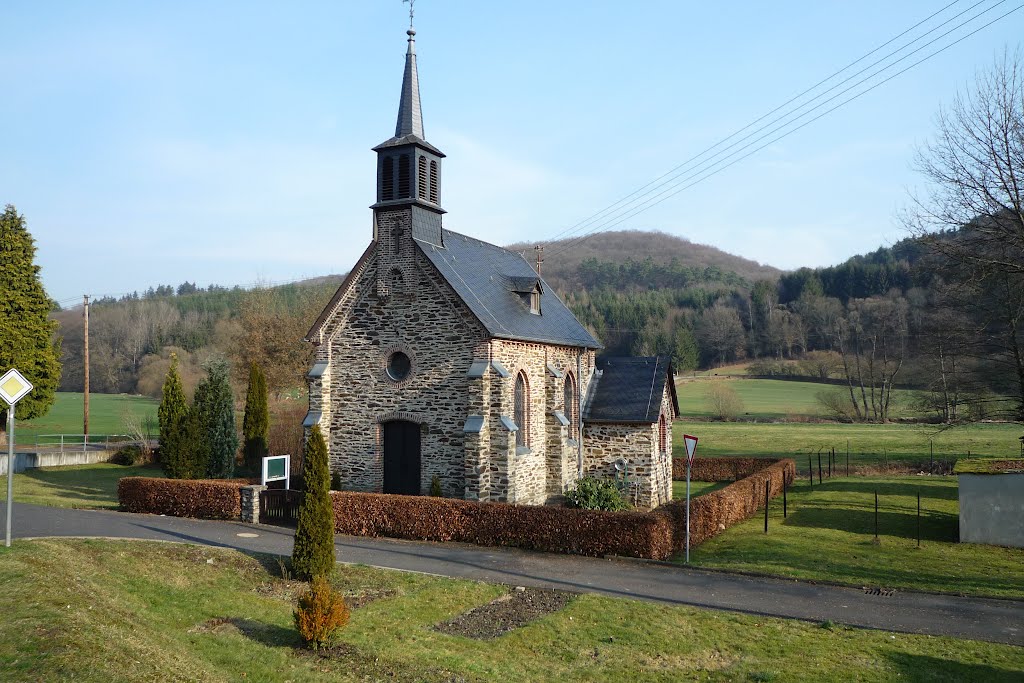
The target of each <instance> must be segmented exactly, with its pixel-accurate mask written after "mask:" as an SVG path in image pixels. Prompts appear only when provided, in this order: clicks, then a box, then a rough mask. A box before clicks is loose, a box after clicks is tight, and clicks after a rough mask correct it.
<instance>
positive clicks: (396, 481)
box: [383, 420, 420, 496]
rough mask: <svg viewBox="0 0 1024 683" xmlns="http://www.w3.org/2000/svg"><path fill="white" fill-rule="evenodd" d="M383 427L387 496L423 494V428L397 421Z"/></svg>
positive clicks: (385, 489) (387, 423)
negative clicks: (421, 442)
mask: <svg viewBox="0 0 1024 683" xmlns="http://www.w3.org/2000/svg"><path fill="white" fill-rule="evenodd" d="M383 427H384V493H401V494H404V495H408V496H418V495H420V426H419V425H418V424H416V423H415V422H408V421H405V420H395V421H393V422H385V423H384V425H383Z"/></svg>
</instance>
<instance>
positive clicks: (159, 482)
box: [117, 477, 250, 519]
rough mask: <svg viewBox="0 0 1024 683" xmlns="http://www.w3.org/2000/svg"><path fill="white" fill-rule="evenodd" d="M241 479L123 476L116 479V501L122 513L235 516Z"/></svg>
mask: <svg viewBox="0 0 1024 683" xmlns="http://www.w3.org/2000/svg"><path fill="white" fill-rule="evenodd" d="M249 483H250V482H248V481H246V480H244V479H210V480H204V479H160V478H156V477H124V478H123V479H121V480H120V481H119V482H117V500H118V501H119V502H120V503H121V509H122V510H124V511H126V512H148V513H151V514H154V515H171V516H173V517H198V518H200V519H239V518H240V517H241V515H242V506H241V500H240V495H239V491H238V490H239V489H240V488H242V487H243V486H246V485H247V484H249Z"/></svg>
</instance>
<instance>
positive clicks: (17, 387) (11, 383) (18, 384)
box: [0, 368, 32, 406]
mask: <svg viewBox="0 0 1024 683" xmlns="http://www.w3.org/2000/svg"><path fill="white" fill-rule="evenodd" d="M30 391H32V383H31V382H29V381H28V380H27V379H25V378H24V377H22V375H21V373H20V372H18V371H17V370H15V369H14V368H11V369H10V370H8V371H7V372H6V373H5V374H4V376H3V377H0V398H2V399H3V400H5V401H7V403H8V404H10V405H12V406H13V405H14V404H15V403H17V402H18V401H20V400H21V399H22V397H23V396H24V395H25V394H27V393H28V392H30Z"/></svg>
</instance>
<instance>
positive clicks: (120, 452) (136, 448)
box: [110, 443, 149, 467]
mask: <svg viewBox="0 0 1024 683" xmlns="http://www.w3.org/2000/svg"><path fill="white" fill-rule="evenodd" d="M148 460H149V456H148V455H147V454H146V451H145V450H144V449H143V448H142V446H140V445H139V444H136V443H132V444H128V445H127V446H121V447H120V448H118V449H117V452H116V453H114V454H113V455H112V456H110V462H112V463H114V464H115V465H127V466H129V467H130V466H133V465H143V464H145V463H146V462H148Z"/></svg>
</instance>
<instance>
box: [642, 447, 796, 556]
mask: <svg viewBox="0 0 1024 683" xmlns="http://www.w3.org/2000/svg"><path fill="white" fill-rule="evenodd" d="M709 460H712V461H714V460H732V458H710V459H709ZM737 460H751V461H754V462H756V463H760V464H762V465H764V464H765V463H771V464H769V465H768V466H767V467H762V469H760V470H758V471H755V472H753V473H751V474H750V475H748V476H746V477H744V478H743V479H740V480H739V481H736V482H733V483H732V484H729V485H728V486H726V487H725V488H722V489H718V490H717V491H712V492H711V493H705V494H703V495H700V496H697V497H696V498H692V499H691V500H690V547H691V548H693V547H695V546H697V545H699V544H701V543H703V542H704V541H706V540H708V539H709V538H712V537H714V536H717V535H718V534H720V533H722V532H723V531H725V530H726V529H728V528H729V527H731V526H732V525H734V524H738V523H739V522H742V521H743V520H745V519H749V518H750V517H753V516H754V515H755V514H756V513H757V511H758V509H759V508H761V507H763V506H764V485H765V481H767V482H769V498H774V497H775V496H777V495H779V494H780V493H782V483H783V480H785V481H787V482H788V483H789V484H792V482H793V479H794V477H795V476H796V462H794V461H793V460H791V459H789V458H786V459H783V460H776V461H774V462H772V461H770V460H766V459H757V458H737ZM715 467H719V465H718V464H714V465H711V466H709V469H708V470H707V472H708V473H714V472H716V471H718V472H721V471H725V470H722V469H718V470H716V469H714V468H715ZM684 477H685V470H684ZM691 477H692V472H691ZM703 481H707V480H703ZM710 481H715V480H714V479H711V480H710ZM652 514H665V515H668V516H670V517H671V518H672V521H673V528H674V529H675V534H674V537H673V547H672V549H673V551H674V552H682V551H684V550H685V549H686V501H685V500H677V501H672V502H671V503H669V504H668V505H663V506H661V507H660V508H658V509H657V510H656V511H655V512H654V513H652Z"/></svg>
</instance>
